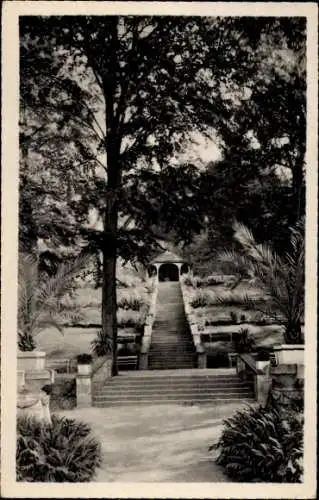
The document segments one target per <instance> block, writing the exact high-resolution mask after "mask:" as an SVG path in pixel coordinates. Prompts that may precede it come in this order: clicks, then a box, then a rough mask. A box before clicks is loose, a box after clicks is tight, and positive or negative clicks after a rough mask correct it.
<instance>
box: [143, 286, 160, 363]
mask: <svg viewBox="0 0 319 500" xmlns="http://www.w3.org/2000/svg"><path fill="white" fill-rule="evenodd" d="M157 284H158V278H157V276H154V277H153V279H152V286H153V290H152V293H151V297H150V303H149V309H148V312H147V315H146V318H145V323H144V333H143V338H142V345H141V350H140V355H139V369H140V370H147V369H148V355H149V351H150V347H151V342H152V328H153V323H154V319H155V315H156V301H157V292H158V288H157Z"/></svg>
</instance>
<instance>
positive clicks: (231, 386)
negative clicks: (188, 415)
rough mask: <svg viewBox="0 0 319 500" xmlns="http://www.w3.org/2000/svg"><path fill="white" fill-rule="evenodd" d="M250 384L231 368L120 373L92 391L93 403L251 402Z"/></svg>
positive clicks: (195, 403)
mask: <svg viewBox="0 0 319 500" xmlns="http://www.w3.org/2000/svg"><path fill="white" fill-rule="evenodd" d="M254 401H255V399H254V393H253V388H252V386H251V385H250V384H249V383H247V382H242V381H240V380H239V379H238V377H237V376H236V372H235V370H233V369H220V370H218V369H217V370H209V369H196V370H194V369H184V370H183V369H177V370H176V369H175V370H165V371H164V370H152V371H137V372H122V373H121V374H120V375H118V376H117V377H113V378H112V379H111V380H110V381H109V382H108V383H107V384H105V385H103V386H100V387H96V388H95V390H94V391H93V406H98V407H110V406H130V405H155V404H161V405H164V404H184V405H185V404H187V405H203V404H210V405H223V404H227V403H232V404H237V403H238V404H241V403H243V402H249V403H254Z"/></svg>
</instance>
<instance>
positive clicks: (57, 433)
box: [16, 415, 101, 483]
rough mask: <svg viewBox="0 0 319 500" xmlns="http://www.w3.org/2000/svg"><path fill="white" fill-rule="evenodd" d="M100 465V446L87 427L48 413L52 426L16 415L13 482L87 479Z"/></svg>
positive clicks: (90, 477)
mask: <svg viewBox="0 0 319 500" xmlns="http://www.w3.org/2000/svg"><path fill="white" fill-rule="evenodd" d="M100 464H101V447H100V444H99V443H98V441H97V440H96V439H95V438H94V437H93V436H92V435H91V428H90V427H89V426H88V425H87V424H85V423H83V422H77V421H76V420H73V419H68V418H64V417H62V418H61V417H58V416H55V415H53V416H52V425H50V424H47V423H43V422H39V421H38V420H36V419H35V418H32V417H26V416H23V417H22V416H20V417H18V422H17V449H16V473H17V481H26V482H56V483H60V482H72V483H75V482H85V481H90V480H91V479H92V478H93V476H94V474H95V471H96V469H97V467H99V466H100Z"/></svg>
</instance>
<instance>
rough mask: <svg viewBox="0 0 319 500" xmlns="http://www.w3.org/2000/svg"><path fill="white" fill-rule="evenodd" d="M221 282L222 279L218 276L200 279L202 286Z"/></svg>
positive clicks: (222, 281)
mask: <svg viewBox="0 0 319 500" xmlns="http://www.w3.org/2000/svg"><path fill="white" fill-rule="evenodd" d="M223 284H224V280H223V279H222V278H221V277H220V276H207V278H203V279H202V285H203V286H217V285H223Z"/></svg>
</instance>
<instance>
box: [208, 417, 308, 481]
mask: <svg viewBox="0 0 319 500" xmlns="http://www.w3.org/2000/svg"><path fill="white" fill-rule="evenodd" d="M213 449H217V450H218V453H219V454H218V457H217V460H216V461H217V463H218V464H219V465H221V466H222V467H224V469H225V472H226V474H227V475H228V476H229V477H230V478H231V479H233V480H234V481H240V482H290V483H296V482H301V481H302V474H303V466H302V463H301V462H302V457H303V418H302V417H301V415H300V414H299V413H296V412H293V411H289V412H288V410H287V411H286V412H285V413H284V414H283V413H281V414H280V413H278V412H277V411H276V410H274V409H264V408H261V407H260V408H258V409H255V408H250V409H246V410H241V411H238V412H237V413H235V415H233V416H232V417H231V418H229V419H227V420H225V422H224V429H223V432H222V435H221V438H220V440H219V441H218V443H217V444H215V445H213V446H211V447H210V450H213Z"/></svg>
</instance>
